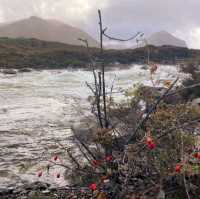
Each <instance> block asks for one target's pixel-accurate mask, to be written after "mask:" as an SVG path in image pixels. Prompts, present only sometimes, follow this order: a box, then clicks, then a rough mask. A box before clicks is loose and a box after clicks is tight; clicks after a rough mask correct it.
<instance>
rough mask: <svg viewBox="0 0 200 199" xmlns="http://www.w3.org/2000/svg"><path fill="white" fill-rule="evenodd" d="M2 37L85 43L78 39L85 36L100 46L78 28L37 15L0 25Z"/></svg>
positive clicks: (93, 43)
mask: <svg viewBox="0 0 200 199" xmlns="http://www.w3.org/2000/svg"><path fill="white" fill-rule="evenodd" d="M0 37H9V38H20V37H22V38H35V39H40V40H44V41H56V42H61V43H66V44H71V45H83V43H81V42H80V41H78V38H83V39H87V40H88V43H89V45H90V46H91V47H98V42H97V41H96V40H95V39H93V38H92V37H91V36H90V35H89V34H87V33H85V32H83V31H81V30H80V29H78V28H74V27H72V26H69V25H67V24H64V23H62V22H59V21H57V20H44V19H41V18H39V17H35V16H33V17H30V18H28V19H24V20H20V21H16V22H13V23H10V24H5V25H2V26H0Z"/></svg>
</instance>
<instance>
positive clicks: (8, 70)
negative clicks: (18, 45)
mask: <svg viewBox="0 0 200 199" xmlns="http://www.w3.org/2000/svg"><path fill="white" fill-rule="evenodd" d="M2 73H3V74H6V75H15V74H17V70H15V69H3V70H2Z"/></svg>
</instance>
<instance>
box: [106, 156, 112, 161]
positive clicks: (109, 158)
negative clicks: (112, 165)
mask: <svg viewBox="0 0 200 199" xmlns="http://www.w3.org/2000/svg"><path fill="white" fill-rule="evenodd" d="M105 159H106V161H112V159H113V157H112V155H108V156H106V158H105Z"/></svg>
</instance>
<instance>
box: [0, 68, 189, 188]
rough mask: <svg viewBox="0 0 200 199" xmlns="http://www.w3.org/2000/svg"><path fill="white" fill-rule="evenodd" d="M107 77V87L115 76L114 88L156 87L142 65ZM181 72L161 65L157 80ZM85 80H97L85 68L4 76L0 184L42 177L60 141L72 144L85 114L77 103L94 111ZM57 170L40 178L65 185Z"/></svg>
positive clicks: (1, 84)
mask: <svg viewBox="0 0 200 199" xmlns="http://www.w3.org/2000/svg"><path fill="white" fill-rule="evenodd" d="M106 75H107V82H108V85H110V84H111V82H112V81H113V78H114V77H115V82H116V84H115V85H116V86H115V91H119V90H120V89H126V88H129V87H130V86H132V85H133V84H135V83H143V84H146V85H151V81H150V74H149V71H148V70H144V69H142V66H138V65H135V66H132V67H131V68H129V69H126V70H117V69H115V70H113V71H110V72H107V74H106ZM177 75H180V77H181V78H184V76H185V75H183V74H179V73H178V69H177V68H176V67H175V66H160V67H159V69H158V71H157V72H156V75H155V77H154V78H155V81H157V83H158V85H161V84H162V82H163V80H165V79H171V80H173V79H175V78H176V77H177ZM86 81H88V82H92V74H91V72H89V71H81V70H78V71H68V70H55V71H52V70H51V71H50V70H49V71H48V70H45V71H33V72H30V73H19V74H17V75H3V74H0V187H7V186H12V185H16V184H23V183H25V182H32V181H35V180H38V177H37V175H36V174H37V172H38V171H39V170H41V169H43V170H44V166H45V165H46V164H47V161H48V160H50V159H51V157H52V156H53V155H54V154H56V153H60V152H61V151H62V149H61V148H60V146H58V145H57V144H56V140H59V141H60V142H61V143H62V144H63V145H70V143H68V142H67V141H66V137H67V136H69V135H70V126H71V125H72V124H74V123H77V122H79V119H80V118H81V115H80V111H79V110H77V109H79V108H77V103H78V104H80V105H81V108H82V111H83V112H86V113H87V112H88V110H89V103H88V102H87V97H88V95H89V94H90V92H89V90H88V89H87V88H86V86H85V82H86ZM115 97H116V98H118V99H119V98H120V97H122V95H121V94H120V95H119V94H118V95H116V96H115ZM60 161H66V160H65V158H64V157H63V160H60ZM57 172H60V173H62V172H63V170H61V169H60V168H56V169H54V170H53V171H51V174H50V175H46V174H45V175H43V176H42V177H41V178H40V180H43V181H48V182H51V183H56V184H58V185H63V184H65V181H64V179H63V177H62V176H61V178H59V179H56V177H55V176H56V175H57Z"/></svg>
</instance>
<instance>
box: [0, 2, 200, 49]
mask: <svg viewBox="0 0 200 199" xmlns="http://www.w3.org/2000/svg"><path fill="white" fill-rule="evenodd" d="M98 8H100V9H101V10H102V15H103V21H104V23H105V26H108V27H109V30H108V31H109V33H111V34H114V35H116V36H119V37H128V36H129V35H132V34H133V33H135V32H137V31H143V32H144V33H145V34H146V35H149V34H151V33H153V32H156V31H160V30H166V31H168V32H170V33H172V34H174V35H175V36H178V37H179V38H181V39H184V40H185V41H186V42H187V45H188V46H189V47H190V48H200V11H199V9H200V0H0V22H10V21H14V20H18V19H22V18H26V17H29V16H33V15H35V16H39V17H43V18H52V19H53V18H55V19H58V20H61V21H63V22H66V23H68V24H71V25H73V26H77V27H80V28H82V29H83V30H85V31H87V32H88V33H90V34H91V35H93V36H94V37H97V31H98V18H97V9H98Z"/></svg>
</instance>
